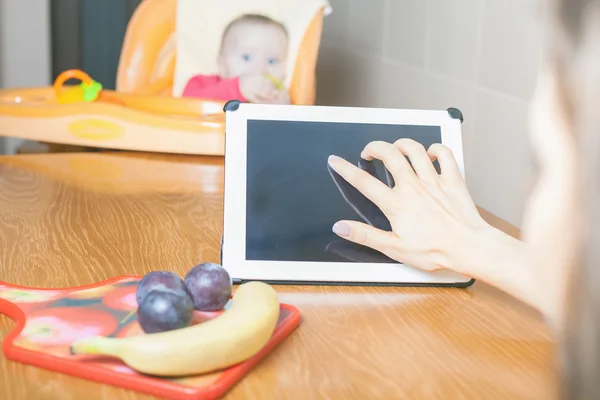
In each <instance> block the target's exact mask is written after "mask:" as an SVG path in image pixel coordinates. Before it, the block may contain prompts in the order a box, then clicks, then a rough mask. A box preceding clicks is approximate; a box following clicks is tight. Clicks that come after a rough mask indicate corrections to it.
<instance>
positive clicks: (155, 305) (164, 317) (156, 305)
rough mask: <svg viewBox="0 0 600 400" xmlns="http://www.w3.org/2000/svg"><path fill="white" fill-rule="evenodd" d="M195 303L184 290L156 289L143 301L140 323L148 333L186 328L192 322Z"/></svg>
mask: <svg viewBox="0 0 600 400" xmlns="http://www.w3.org/2000/svg"><path fill="white" fill-rule="evenodd" d="M193 315H194V303H193V301H192V298H191V297H190V295H189V293H188V292H186V291H182V290H173V289H154V290H152V291H151V292H149V293H148V294H146V296H145V297H144V298H143V299H142V302H141V303H140V305H139V307H138V310H137V318H138V323H139V324H140V327H141V328H142V330H143V331H144V332H146V333H158V332H166V331H171V330H174V329H180V328H185V327H186V326H189V325H190V324H191V322H192V317H193Z"/></svg>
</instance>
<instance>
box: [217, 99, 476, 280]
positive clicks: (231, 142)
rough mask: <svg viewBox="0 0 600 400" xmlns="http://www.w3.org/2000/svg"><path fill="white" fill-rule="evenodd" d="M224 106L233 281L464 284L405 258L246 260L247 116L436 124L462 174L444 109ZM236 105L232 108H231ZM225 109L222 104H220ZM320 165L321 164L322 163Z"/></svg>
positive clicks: (456, 131) (455, 133) (457, 141)
mask: <svg viewBox="0 0 600 400" xmlns="http://www.w3.org/2000/svg"><path fill="white" fill-rule="evenodd" d="M235 103H236V104H235V105H234V106H233V108H231V110H230V111H226V117H225V118H226V122H225V124H226V128H225V130H226V138H225V192H224V223H223V238H222V239H223V240H222V249H221V263H222V265H223V267H224V268H225V269H226V270H227V271H228V272H229V274H230V276H231V277H232V278H233V279H234V281H248V280H263V281H271V282H285V283H339V284H353V283H354V284H397V285H427V286H439V285H444V286H445V285H450V286H468V285H470V284H471V283H472V282H473V281H472V280H471V278H469V277H466V276H463V275H459V274H456V273H453V272H451V271H437V272H434V273H431V272H424V271H421V270H418V269H415V268H411V267H409V266H407V265H405V264H391V263H390V264H384V263H356V262H303V261H291V262H290V261H256V260H246V258H245V255H246V237H245V235H246V154H247V153H246V149H247V136H246V135H247V121H248V120H270V121H311V122H344V123H377V124H393V125H427V126H439V127H440V129H441V137H442V143H443V144H444V145H446V146H448V147H449V148H450V149H452V151H453V153H454V156H455V158H456V161H457V163H458V167H459V169H460V172H461V174H462V175H463V177H464V160H463V147H462V137H461V136H462V135H461V120H460V119H457V118H453V117H452V116H451V115H450V113H449V112H448V111H447V110H399V109H381V108H361V107H328V106H297V105H292V106H281V105H263V104H248V103H237V102H235ZM236 107H237V108H236ZM225 109H226V110H227V106H226V108H225ZM324 167H325V166H324Z"/></svg>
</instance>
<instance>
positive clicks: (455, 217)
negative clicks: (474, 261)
mask: <svg viewBox="0 0 600 400" xmlns="http://www.w3.org/2000/svg"><path fill="white" fill-rule="evenodd" d="M404 156H407V157H408V158H409V159H410V164H409V162H408V160H407V159H406V158H405V157H404ZM361 157H362V158H363V159H365V160H373V159H379V160H381V161H383V163H384V164H385V167H386V168H387V170H388V171H389V172H390V174H391V175H392V177H393V178H394V182H395V186H394V187H393V188H390V187H388V186H387V185H385V184H383V183H382V182H380V181H379V180H377V179H375V178H373V177H372V176H370V175H369V174H368V173H367V172H364V171H362V170H361V169H359V168H357V167H355V166H353V165H352V164H350V163H348V162H347V161H345V160H342V159H340V158H338V157H335V156H332V157H330V159H329V164H330V166H331V167H332V168H333V169H335V170H336V171H337V172H338V173H339V174H340V175H341V176H342V177H343V178H344V179H346V180H347V181H348V182H349V183H350V184H351V185H353V186H354V187H356V188H357V189H358V190H359V191H360V192H362V193H363V194H364V195H365V196H366V197H368V198H369V199H370V200H371V201H372V202H374V203H375V204H376V205H377V206H378V207H379V208H380V209H381V211H382V212H383V213H384V214H385V215H386V217H387V218H388V219H389V221H390V224H391V226H392V231H391V232H385V231H381V230H379V229H377V228H374V227H372V226H370V225H367V224H364V223H361V222H356V221H340V222H338V223H336V224H335V225H334V227H333V230H334V232H335V233H337V234H338V235H339V236H342V237H345V238H346V239H348V240H350V241H353V242H356V243H359V244H362V245H365V246H368V247H371V248H374V249H376V250H379V251H380V252H382V253H384V254H385V255H387V256H389V257H391V258H393V259H395V260H398V261H400V262H403V263H405V264H408V265H412V266H415V267H418V268H421V269H424V270H428V271H433V270H437V269H453V270H457V269H460V267H459V263H460V262H461V261H462V260H461V258H462V256H463V254H460V253H461V251H460V249H461V248H464V247H465V244H466V243H467V242H468V241H470V240H471V239H473V238H474V237H476V235H477V234H478V233H479V232H484V231H487V230H488V229H490V227H489V225H488V224H487V223H486V222H485V221H484V220H483V219H482V217H481V216H480V215H479V212H478V211H477V208H476V207H475V204H474V203H473V200H472V199H471V196H470V195H469V192H468V190H467V187H466V184H465V182H464V180H463V178H462V176H461V174H460V171H459V169H458V166H457V164H456V161H455V159H454V156H453V155H452V152H451V151H450V149H448V148H447V147H446V146H443V145H441V144H434V145H433V146H431V147H430V148H429V150H427V151H426V150H425V148H424V147H423V146H422V145H421V144H420V143H418V142H416V141H413V140H410V139H400V140H398V141H396V142H395V143H394V144H391V143H385V142H371V143H369V144H368V145H367V146H366V147H365V149H364V150H363V152H362V154H361ZM434 160H437V161H438V162H439V164H440V167H441V174H438V173H437V171H436V170H435V168H434V166H433V161H434ZM411 164H412V166H413V168H414V171H413V168H411Z"/></svg>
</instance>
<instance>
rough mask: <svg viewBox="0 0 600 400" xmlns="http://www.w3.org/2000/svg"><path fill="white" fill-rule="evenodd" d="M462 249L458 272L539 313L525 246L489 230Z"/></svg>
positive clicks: (498, 231)
mask: <svg viewBox="0 0 600 400" xmlns="http://www.w3.org/2000/svg"><path fill="white" fill-rule="evenodd" d="M470 242H471V243H472V245H470V246H464V247H465V249H466V251H467V254H465V255H464V256H463V257H462V258H461V260H462V261H461V262H460V266H458V269H459V272H460V273H462V274H465V275H467V276H470V277H472V278H475V279H477V280H481V281H484V282H486V283H488V284H490V285H492V286H495V287H497V288H498V289H500V290H503V291H504V292H506V293H508V294H510V295H511V296H514V297H516V298H517V299H519V300H521V301H523V302H525V303H527V304H529V305H530V306H532V307H534V308H536V309H537V310H540V311H542V310H541V308H542V307H541V304H540V300H541V298H542V293H540V292H539V287H538V285H537V283H536V280H535V277H534V274H533V266H532V263H531V258H530V255H529V249H528V246H527V244H526V243H524V242H522V241H520V240H518V239H515V238H513V237H512V236H510V235H507V234H506V233H504V232H502V231H500V230H499V229H496V228H493V227H491V226H490V227H489V228H488V229H485V230H484V231H483V232H478V233H477V234H476V235H473V237H472V239H471V240H470Z"/></svg>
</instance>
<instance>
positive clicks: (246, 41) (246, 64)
mask: <svg viewBox="0 0 600 400" xmlns="http://www.w3.org/2000/svg"><path fill="white" fill-rule="evenodd" d="M286 57H287V36H286V34H285V32H284V31H283V30H282V29H281V28H280V27H278V26H275V25H271V24H261V23H253V22H244V23H240V24H239V25H237V26H232V27H231V30H230V31H229V32H228V33H227V36H226V37H225V38H224V40H223V46H222V49H221V54H220V55H219V60H218V64H219V74H220V75H221V77H223V78H235V77H238V76H241V75H264V74H270V75H272V76H273V77H275V78H277V79H278V80H283V78H284V75H285V68H286Z"/></svg>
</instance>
